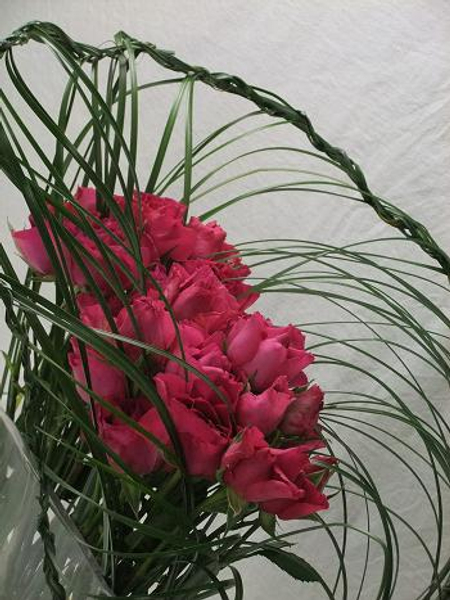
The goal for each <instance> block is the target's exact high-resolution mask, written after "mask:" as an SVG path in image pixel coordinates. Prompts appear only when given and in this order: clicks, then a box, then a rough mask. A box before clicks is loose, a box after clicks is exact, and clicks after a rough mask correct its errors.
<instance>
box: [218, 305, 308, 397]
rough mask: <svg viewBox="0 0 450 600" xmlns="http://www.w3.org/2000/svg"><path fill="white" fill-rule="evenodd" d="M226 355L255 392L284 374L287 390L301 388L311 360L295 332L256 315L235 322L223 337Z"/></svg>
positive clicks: (291, 328) (305, 381)
mask: <svg viewBox="0 0 450 600" xmlns="http://www.w3.org/2000/svg"><path fill="white" fill-rule="evenodd" d="M227 354H228V357H229V358H230V360H231V362H232V364H233V366H234V367H235V368H236V370H237V371H238V372H240V373H242V374H243V375H244V376H246V377H248V378H249V381H250V383H251V385H252V388H253V389H254V390H256V391H262V390H265V389H267V388H268V387H270V386H271V385H272V383H273V382H274V381H275V379H276V378H277V377H279V376H280V375H286V377H287V378H288V382H289V385H290V386H291V387H292V386H303V385H305V384H306V383H307V378H306V375H305V374H304V372H303V369H304V368H305V367H307V366H308V365H309V364H311V363H312V362H313V360H314V356H313V355H312V354H311V353H309V352H306V350H305V347H304V338H303V335H302V334H301V332H300V331H299V330H298V329H296V328H295V327H294V326H293V325H288V326H287V327H274V326H273V325H272V324H271V322H270V321H269V320H267V319H265V318H264V317H263V316H262V315H261V314H259V313H254V314H252V315H250V316H243V317H241V318H240V319H238V320H237V322H236V323H235V324H234V326H233V327H232V329H231V331H230V333H229V335H228V338H227Z"/></svg>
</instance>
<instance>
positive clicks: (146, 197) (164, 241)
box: [116, 192, 195, 260]
mask: <svg viewBox="0 0 450 600" xmlns="http://www.w3.org/2000/svg"><path fill="white" fill-rule="evenodd" d="M116 200H117V201H118V203H119V205H121V206H122V207H124V206H125V200H124V199H123V198H122V197H120V196H116ZM133 212H134V219H135V222H136V223H137V224H139V222H140V221H141V220H142V226H143V241H146V242H147V243H148V245H149V246H153V247H154V248H155V250H156V252H157V255H158V256H167V257H170V258H172V259H173V260H185V259H186V258H188V256H190V254H191V252H192V248H193V245H194V238H195V233H194V232H193V231H192V230H191V229H190V228H189V227H187V226H186V225H185V224H184V215H185V213H186V206H184V205H183V204H181V203H180V202H177V201H176V200H172V199H171V198H160V197H159V196H154V195H153V194H146V193H141V195H140V208H139V198H138V195H137V193H136V192H135V194H134V198H133Z"/></svg>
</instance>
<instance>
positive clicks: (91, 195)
mask: <svg viewBox="0 0 450 600" xmlns="http://www.w3.org/2000/svg"><path fill="white" fill-rule="evenodd" d="M75 200H76V201H77V203H78V204H79V205H80V206H82V207H83V208H84V209H86V210H87V211H88V212H90V213H92V214H97V191H96V190H95V188H87V187H81V186H78V189H77V191H76V193H75ZM68 206H71V205H70V204H69V205H68Z"/></svg>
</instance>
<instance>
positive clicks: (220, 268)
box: [214, 244, 259, 310]
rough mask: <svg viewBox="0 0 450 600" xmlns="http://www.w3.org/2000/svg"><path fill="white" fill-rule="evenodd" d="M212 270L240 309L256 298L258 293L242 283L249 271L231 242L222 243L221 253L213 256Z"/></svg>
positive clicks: (253, 301)
mask: <svg viewBox="0 0 450 600" xmlns="http://www.w3.org/2000/svg"><path fill="white" fill-rule="evenodd" d="M214 272H215V273H216V275H217V276H218V277H219V279H220V280H221V281H222V282H223V284H224V285H225V287H226V288H227V290H228V291H229V292H230V293H231V294H233V296H234V297H235V298H237V300H238V302H239V307H240V310H246V309H247V308H248V307H249V306H251V305H252V304H254V303H255V302H256V300H258V298H259V293H258V292H254V291H253V290H252V286H250V285H248V284H246V283H244V279H245V278H246V277H248V276H249V275H250V272H251V271H250V269H249V267H248V266H247V265H245V264H244V263H243V262H242V260H241V257H240V255H239V252H238V251H237V250H236V248H235V247H234V246H232V245H231V244H223V247H222V252H221V254H218V255H217V256H216V257H215V264H214Z"/></svg>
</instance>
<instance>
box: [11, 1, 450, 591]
mask: <svg viewBox="0 0 450 600" xmlns="http://www.w3.org/2000/svg"><path fill="white" fill-rule="evenodd" d="M0 8H1V10H0V37H4V36H5V35H7V34H9V33H10V32H11V31H12V30H13V29H14V28H16V27H18V26H20V25H21V24H23V23H24V22H26V21H29V20H32V19H39V20H45V21H46V20H49V21H53V22H55V23H57V24H59V25H60V26H62V27H63V28H64V29H66V30H67V32H68V33H69V34H70V35H71V36H72V37H74V38H75V39H80V40H82V41H86V42H88V43H92V44H94V45H98V44H99V43H101V42H103V41H105V40H107V39H111V37H112V35H113V33H115V32H116V31H118V30H119V29H123V30H125V31H127V32H128V33H130V34H131V35H133V36H135V37H137V38H139V39H147V40H149V41H153V42H154V43H156V44H157V45H158V46H160V47H163V48H169V49H173V50H175V51H176V53H177V54H178V55H179V56H180V57H181V58H184V59H186V60H187V61H188V62H191V64H202V65H204V66H206V67H208V68H211V69H212V70H217V71H219V70H223V71H225V72H228V73H236V74H238V75H240V76H242V77H243V78H244V79H245V80H247V81H249V82H251V83H254V84H257V85H259V86H261V87H266V88H269V89H272V90H274V91H276V92H277V93H279V94H280V95H282V96H283V97H285V98H286V99H287V100H288V101H289V102H290V103H292V104H293V105H294V106H296V107H299V108H301V109H303V110H305V111H306V112H307V114H308V115H309V116H310V117H311V119H312V121H313V123H314V124H315V125H316V127H317V129H318V131H319V132H320V133H322V134H323V135H324V136H325V137H326V138H327V139H328V140H330V141H331V142H333V143H335V144H337V145H339V146H340V147H343V148H345V149H346V150H347V151H348V153H349V154H350V156H352V157H353V158H354V159H355V160H356V161H357V162H359V163H360V164H361V165H362V166H363V168H364V171H365V173H366V175H367V177H368V180H369V183H370V184H371V186H372V188H373V189H374V191H376V192H377V193H378V194H380V195H382V196H384V197H387V198H389V199H390V200H391V201H392V202H393V203H394V204H397V205H398V206H400V207H402V208H403V209H405V210H406V211H407V212H409V213H410V214H411V215H413V216H414V217H416V218H417V219H418V220H420V221H422V222H423V223H424V224H425V225H426V226H427V227H429V229H430V230H431V231H432V233H433V235H434V236H435V238H436V239H437V240H438V242H439V243H440V244H441V245H442V247H443V248H444V249H446V251H447V252H450V233H449V223H450V203H449V202H448V194H449V192H450V171H449V168H448V166H449V159H450V143H449V140H448V129H449V126H448V123H449V122H450V102H449V98H450V62H449V60H448V54H449V50H450V5H449V3H448V2H447V1H446V0H423V1H420V0H402V1H401V2H392V1H389V0H384V1H381V2H380V1H379V0H364V1H361V2H359V1H357V0H337V1H335V2H326V1H325V0H319V1H316V2H314V3H313V2H308V1H307V0H283V1H281V2H280V1H279V0H278V1H277V0H259V1H257V0H247V1H246V2H239V1H238V0H231V1H230V0H228V1H225V0H223V1H219V0H201V1H196V2H194V1H192V0H188V1H186V0H185V1H184V2H176V1H173V0H153V1H152V2H149V1H145V0H141V1H138V0H128V1H125V0H122V1H120V0H95V1H92V0H78V1H77V2H73V1H71V0H59V1H58V2H56V1H53V2H52V1H50V0H29V1H27V0H17V1H16V2H8V1H7V0H1V1H0ZM31 65H32V63H31V62H30V65H29V68H30V72H31V71H33V69H34V67H32V66H31ZM52 74H53V72H52V71H47V70H46V69H45V68H44V67H41V68H40V69H37V70H35V73H34V77H35V81H34V84H35V86H37V88H38V89H39V90H40V91H41V92H42V93H43V94H44V96H45V97H46V99H48V101H49V103H50V104H51V102H52V97H53V95H54V96H55V97H56V96H57V93H58V92H57V90H59V88H58V86H57V84H56V82H55V81H54V80H53V79H52ZM160 110H164V111H165V107H164V109H162V108H161V109H160V107H158V106H152V107H151V111H152V113H154V119H155V120H156V121H157V120H158V119H163V114H164V112H161V113H160V112H159V111H160ZM226 120H227V119H226V115H223V122H225V121H226ZM0 197H1V202H2V204H1V207H2V208H1V211H2V213H1V214H2V219H1V223H0V227H1V237H2V241H4V242H5V243H6V245H7V248H9V249H10V251H11V254H12V253H13V249H12V246H11V244H10V243H9V240H8V229H7V225H6V218H8V219H9V221H10V222H11V223H13V224H14V225H15V226H16V227H17V228H20V227H21V226H23V225H24V223H25V218H26V210H25V207H24V204H23V202H22V201H21V199H20V197H19V196H18V195H17V194H15V193H14V192H13V191H11V187H10V185H9V184H8V183H7V182H6V181H5V180H4V179H2V180H0ZM261 206H263V210H262V209H261ZM278 208H279V207H278ZM247 211H248V212H247V213H246V214H247V216H248V218H245V219H239V218H235V219H233V218H232V217H231V220H230V221H228V220H227V221H226V224H227V226H228V227H229V228H230V231H231V238H232V239H233V240H240V239H252V238H255V237H263V236H264V235H267V234H269V235H270V234H272V235H273V234H274V232H275V233H278V234H279V235H284V236H287V237H288V236H289V235H290V234H292V235H294V234H295V233H298V232H297V229H296V226H298V223H290V222H289V219H287V218H286V213H285V212H283V211H282V210H278V209H277V208H276V206H275V205H274V204H271V203H270V202H265V203H262V204H261V205H259V206H258V209H257V210H256V208H255V207H253V205H252V206H249V207H248V209H247ZM236 215H237V213H236ZM352 215H353V213H352ZM232 216H233V215H232ZM227 218H228V217H227ZM328 221H329V219H328V216H327V215H326V214H323V213H321V212H320V211H318V213H317V214H316V215H314V218H312V217H310V215H308V219H301V234H302V236H303V237H309V236H311V237H313V238H314V234H316V233H318V232H320V233H323V231H324V228H326V227H327V226H329V223H328ZM378 226H379V225H378V224H377V223H376V221H375V220H374V219H369V220H368V221H367V224H366V227H368V229H367V230H366V231H364V237H366V238H369V237H372V236H375V235H376V234H377V227H378ZM355 227H356V223H355V221H354V220H353V216H351V215H350V213H347V214H344V213H343V215H342V217H341V220H339V222H338V223H335V224H334V229H330V231H329V235H330V236H332V235H333V234H336V232H337V230H338V229H339V232H340V233H342V232H343V233H346V234H349V233H352V231H353V230H355ZM355 231H356V230H355ZM343 233H342V234H343ZM316 237H317V236H316ZM14 261H15V264H19V263H20V260H19V259H18V258H15V259H14ZM267 310H268V311H269V310H270V304H269V306H268V309H267ZM272 310H273V313H277V315H278V314H279V312H280V306H279V305H277V306H275V305H273V306H272ZM1 333H2V344H1V345H2V347H3V348H5V347H6V343H7V337H8V334H7V332H6V330H5V329H4V328H3V329H2V330H1ZM436 393H437V394H442V390H436ZM387 468H389V466H387ZM315 556H316V557H317V559H316V562H315V564H317V565H318V566H320V565H321V560H320V559H321V555H320V550H319V551H318V552H315ZM356 557H357V549H356V554H355V560H356V559H357V558H356ZM322 559H323V561H326V557H325V556H324V557H322ZM244 573H245V579H246V583H247V586H248V588H247V590H248V593H247V598H248V600H265V599H269V598H275V597H277V598H280V600H291V599H292V600H293V599H294V598H298V597H300V596H301V597H302V598H305V599H307V600H313V599H316V598H320V597H321V596H320V594H319V593H318V592H317V593H316V591H315V589H314V588H313V587H311V586H307V587H302V586H298V585H296V584H295V583H293V582H292V581H291V580H288V579H287V578H285V577H284V576H282V575H281V574H279V573H278V572H276V571H275V569H273V568H271V567H270V565H269V566H267V564H264V565H263V564H262V563H259V562H253V563H251V564H248V565H246V567H245V569H244ZM413 575H414V574H413V573H411V577H412V579H411V582H412V583H411V587H410V589H408V586H404V587H403V591H402V592H401V593H399V594H398V596H396V598H397V597H398V600H409V599H410V598H411V597H412V595H413V592H416V591H418V588H415V586H416V585H418V584H419V582H420V573H419V577H418V578H417V579H416V580H415V579H414V576H413ZM367 600H371V599H370V598H367Z"/></svg>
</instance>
